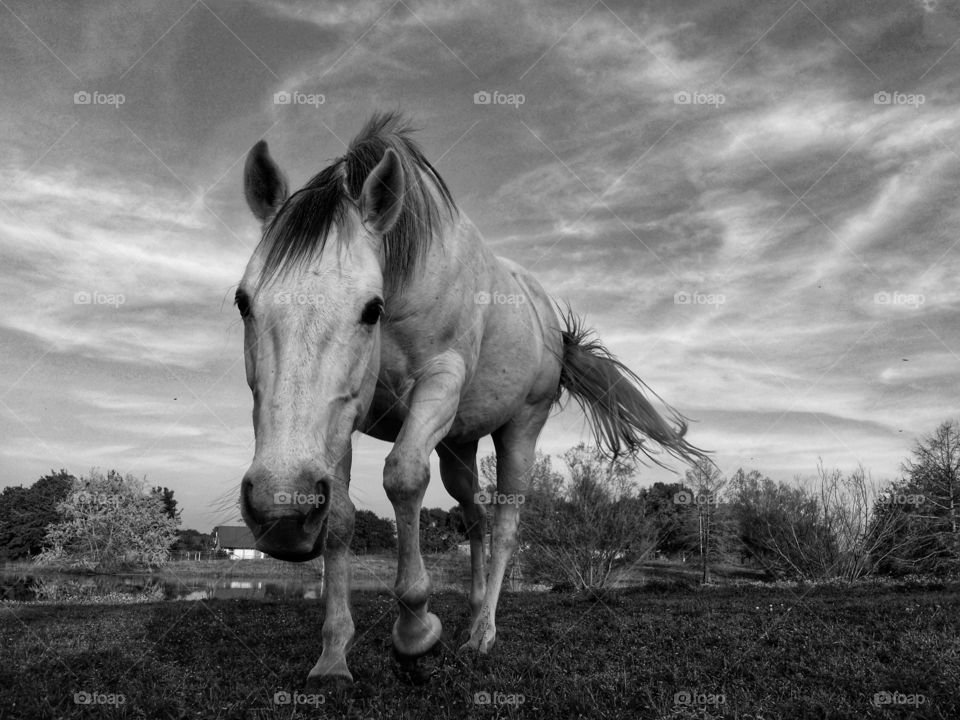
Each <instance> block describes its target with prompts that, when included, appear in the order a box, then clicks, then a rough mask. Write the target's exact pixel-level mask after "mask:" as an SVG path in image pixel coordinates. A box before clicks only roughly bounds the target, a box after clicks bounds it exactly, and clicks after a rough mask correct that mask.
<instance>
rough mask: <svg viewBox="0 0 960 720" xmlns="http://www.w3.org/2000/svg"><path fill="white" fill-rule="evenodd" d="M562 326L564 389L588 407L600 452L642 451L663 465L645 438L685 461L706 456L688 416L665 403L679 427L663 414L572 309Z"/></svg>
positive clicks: (623, 453)
mask: <svg viewBox="0 0 960 720" xmlns="http://www.w3.org/2000/svg"><path fill="white" fill-rule="evenodd" d="M563 324H564V328H563V329H562V330H561V331H560V334H561V336H562V337H563V357H562V359H561V362H562V366H561V370H560V387H561V388H562V389H563V390H566V391H567V392H568V393H570V395H572V396H573V397H574V399H575V400H576V401H577V402H578V403H579V404H580V407H581V408H583V412H584V415H586V417H587V421H588V423H589V424H590V429H591V430H592V431H593V434H594V437H595V438H596V442H597V447H598V448H599V449H600V451H601V452H603V453H604V454H607V455H610V456H612V457H614V458H616V457H619V456H628V457H636V456H637V454H638V453H641V452H642V453H643V454H644V455H646V456H647V457H648V458H650V459H651V460H652V461H653V462H655V463H657V464H658V465H662V463H661V462H660V461H659V460H658V459H657V458H656V457H654V456H653V455H652V454H651V453H650V452H649V451H648V446H647V445H646V444H645V443H644V439H645V437H646V438H650V439H651V440H654V441H656V442H657V444H658V445H660V446H661V447H662V448H663V449H664V450H666V451H667V452H669V453H670V454H672V455H674V456H676V457H677V458H679V459H681V460H683V461H685V462H690V463H694V462H696V461H697V460H700V459H702V458H704V457H705V451H703V450H700V449H699V448H696V447H694V446H693V445H691V444H690V443H688V442H687V441H686V440H685V439H684V435H685V434H686V432H687V422H686V419H685V418H684V417H683V416H682V415H680V414H679V413H678V412H677V411H676V410H674V409H673V408H671V407H670V406H669V405H667V404H666V403H665V402H664V405H665V406H666V408H667V410H668V411H669V413H670V414H671V415H672V418H671V420H672V422H673V424H674V425H676V427H674V426H673V425H672V424H671V421H668V420H665V419H664V418H663V417H661V415H660V414H659V413H657V411H656V410H655V409H654V407H653V405H651V404H650V401H649V400H647V398H646V397H645V395H644V391H646V392H647V393H650V394H651V395H653V396H654V397H656V398H657V399H659V400H660V401H661V402H663V399H662V398H660V396H659V395H657V394H656V393H655V392H653V390H651V389H650V388H649V387H648V386H647V384H646V383H644V382H643V380H641V379H640V378H639V377H637V375H636V374H635V373H634V372H633V371H632V370H631V369H630V368H628V367H627V366H626V365H624V364H623V363H622V362H620V361H619V360H617V359H616V358H615V357H614V356H613V355H611V354H610V351H609V350H607V348H606V347H604V346H603V344H602V343H601V342H600V341H599V340H598V339H597V338H596V337H594V336H593V335H594V333H593V331H592V330H590V329H589V328H586V327H584V324H583V320H582V319H581V318H578V317H577V316H576V315H574V314H573V312H572V311H571V310H570V309H569V308H568V309H567V311H566V313H563Z"/></svg>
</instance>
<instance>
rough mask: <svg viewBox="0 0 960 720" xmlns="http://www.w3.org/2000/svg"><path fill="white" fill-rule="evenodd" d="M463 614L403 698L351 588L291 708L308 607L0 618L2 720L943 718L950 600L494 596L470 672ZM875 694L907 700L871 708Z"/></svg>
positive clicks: (201, 607) (313, 630) (304, 657)
mask: <svg viewBox="0 0 960 720" xmlns="http://www.w3.org/2000/svg"><path fill="white" fill-rule="evenodd" d="M465 605H466V603H465V599H464V597H463V596H462V595H460V594H458V593H453V592H443V593H439V594H437V595H436V596H435V597H434V599H433V600H432V609H433V610H435V611H436V612H437V613H438V615H439V616H440V617H441V619H442V620H443V621H444V637H443V643H442V645H441V646H440V647H439V652H438V653H437V654H436V655H435V656H433V657H432V658H430V662H429V664H430V667H431V668H432V669H433V672H434V675H433V678H432V680H431V681H430V682H429V683H428V684H427V685H425V686H422V687H411V686H409V685H405V684H402V683H401V682H400V681H399V680H398V679H397V677H396V675H395V672H394V662H393V660H392V657H391V654H390V644H389V637H390V628H391V624H392V623H393V620H394V617H395V609H394V601H393V600H392V599H391V598H390V597H389V596H388V595H385V594H375V593H357V594H356V595H355V599H354V618H355V621H356V625H357V639H356V643H355V645H354V648H353V650H352V652H351V653H350V655H349V660H350V663H351V668H352V669H353V672H354V675H355V677H356V680H357V681H356V682H355V683H354V684H353V685H351V686H348V687H337V688H332V689H329V690H328V691H327V692H326V693H325V694H323V695H322V696H320V697H315V698H313V700H315V701H316V704H315V705H301V706H299V707H298V706H294V705H277V704H275V703H274V698H275V693H278V692H291V693H294V692H297V691H300V692H302V691H303V682H304V679H305V676H306V673H307V671H308V670H309V669H310V667H311V666H312V665H313V663H314V661H315V660H316V658H317V656H318V654H319V652H320V626H321V621H322V608H321V605H320V604H319V603H317V602H316V601H296V602H292V601H278V602H259V601H244V600H226V601H211V602H191V603H170V602H168V603H154V604H144V605H127V606H92V605H89V606H65V605H60V606H56V605H54V606H51V605H46V606H43V605H21V606H6V607H0V688H2V692H0V718H53V717H57V718H60V717H70V718H72V717H98V718H272V717H278V718H279V717H283V718H299V717H304V718H306V717H316V718H325V717H331V718H378V719H379V718H390V719H393V718H430V719H431V720H439V719H441V718H458V719H459V718H493V717H529V718H541V717H542V718H577V717H583V718H743V719H745V720H746V719H750V720H756V719H757V718H763V719H764V720H773V719H774V718H783V719H785V720H787V719H789V720H793V719H794V718H906V717H921V718H942V719H944V720H947V719H949V720H955V719H956V718H960V687H958V685H960V593H958V592H957V588H941V589H929V588H928V589H916V590H911V591H909V592H903V591H897V590H895V589H893V588H865V587H858V588H854V589H841V588H833V589H820V590H815V591H811V592H809V594H806V595H801V594H800V593H799V592H798V591H795V590H790V589H772V588H761V589H755V588H736V587H728V588H718V589H704V590H687V591H685V592H680V591H677V590H670V589H669V588H666V587H664V589H663V590H662V591H661V592H655V591H654V592H651V591H650V589H647V590H644V591H640V590H634V591H623V592H619V593H615V594H611V595H607V596H605V597H604V598H603V599H600V600H598V599H577V598H572V597H570V596H564V595H559V594H552V593H547V594H534V593H522V594H509V595H508V594H505V595H504V597H503V598H502V601H501V606H500V612H499V623H498V630H499V633H498V642H497V646H496V648H495V649H494V652H493V653H492V654H491V656H489V657H482V658H480V657H476V656H471V657H466V658H461V657H458V656H457V655H456V654H455V652H454V649H455V648H456V647H457V645H459V643H460V642H461V640H462V633H463V632H464V631H465V629H466V620H467V618H466V615H465ZM82 692H89V693H100V694H102V695H103V696H104V697H103V698H101V699H103V700H108V701H109V700H110V699H111V698H110V697H109V696H111V695H112V696H120V695H122V696H123V699H124V703H123V704H120V705H110V704H106V705H104V704H100V705H78V704H76V703H75V700H74V696H75V693H82ZM684 692H690V693H694V694H698V695H699V696H700V697H699V700H705V701H707V702H705V703H702V704H698V705H697V704H684V703H683V702H682V701H683V698H681V702H680V703H679V704H678V703H677V702H676V694H677V693H684ZM882 692H890V693H895V692H896V693H902V694H903V696H904V698H902V699H907V700H911V699H914V700H915V699H916V698H915V696H917V695H922V696H923V697H924V702H923V704H921V705H919V706H918V705H887V706H884V707H881V708H878V707H873V706H872V705H871V700H872V699H873V698H874V695H875V694H876V693H882ZM484 693H488V694H489V697H490V699H491V701H492V702H491V703H490V704H477V703H476V702H475V698H479V699H480V700H485V699H486V698H487V697H488V695H484ZM498 693H499V694H498ZM478 694H479V695H478ZM521 696H522V698H521ZM721 696H722V697H721ZM114 699H117V698H114ZM301 699H309V698H306V697H304V698H301ZM521 699H522V704H509V703H510V702H513V703H517V702H518V701H520V700H521ZM721 700H722V702H721ZM498 701H499V702H500V704H497V702H498Z"/></svg>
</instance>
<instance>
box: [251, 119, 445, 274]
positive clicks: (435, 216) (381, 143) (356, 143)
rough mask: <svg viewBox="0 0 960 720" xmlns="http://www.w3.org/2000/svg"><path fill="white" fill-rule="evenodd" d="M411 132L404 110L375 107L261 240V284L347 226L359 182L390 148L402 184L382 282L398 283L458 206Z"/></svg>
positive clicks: (317, 249) (289, 201)
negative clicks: (398, 164)
mask: <svg viewBox="0 0 960 720" xmlns="http://www.w3.org/2000/svg"><path fill="white" fill-rule="evenodd" d="M410 132H412V129H411V128H410V126H409V124H408V123H407V122H406V121H405V120H404V119H403V117H402V116H401V115H399V114H397V113H377V114H374V115H373V116H372V117H371V118H370V119H369V120H368V121H367V123H366V125H365V126H364V128H363V130H361V131H360V133H359V134H358V135H357V136H356V137H355V138H354V139H353V140H352V141H351V143H350V146H349V148H348V150H347V154H346V155H344V156H343V157H341V158H339V159H337V160H336V161H335V162H334V163H333V164H332V165H330V166H329V167H327V168H324V169H323V170H322V171H320V172H319V173H318V174H317V175H315V176H314V177H313V178H311V179H310V180H309V181H308V182H307V184H306V185H304V186H303V188H301V189H300V190H298V191H297V192H296V193H294V194H293V195H291V196H290V197H289V198H288V199H287V201H286V202H285V203H284V204H283V206H281V208H280V210H279V211H278V212H277V214H276V215H275V216H274V218H273V220H272V221H271V222H270V223H269V224H268V226H267V227H266V229H265V231H264V234H263V238H262V240H261V248H263V250H264V251H265V259H264V263H263V268H262V272H261V276H260V283H261V284H263V283H264V282H266V281H267V280H269V279H271V278H273V277H276V276H277V275H279V274H282V273H284V272H285V271H287V270H289V269H291V268H293V267H297V266H300V265H302V264H303V263H304V262H306V261H308V260H310V259H311V258H313V257H315V256H316V255H317V254H319V253H322V252H323V249H324V247H325V246H326V242H327V239H328V237H329V235H330V231H331V230H332V229H333V228H334V227H336V228H338V229H339V230H341V231H343V230H347V229H349V228H346V227H344V225H345V223H347V222H349V220H348V218H349V217H351V213H350V212H349V210H350V208H351V207H354V206H356V203H357V202H358V199H359V196H360V192H361V190H362V188H363V183H364V181H365V180H366V178H367V176H368V175H369V174H370V172H371V171H372V170H373V169H374V168H375V167H376V166H377V164H378V163H379V162H380V160H381V159H382V158H383V155H384V153H385V152H386V151H387V149H393V150H394V151H395V152H396V153H397V155H398V156H399V158H400V162H401V164H402V166H403V169H404V183H405V187H404V194H403V206H402V208H401V210H400V215H399V217H398V218H397V222H396V224H395V225H394V227H393V228H392V229H391V230H389V231H388V232H387V233H385V234H384V236H383V243H384V247H383V253H384V281H385V283H386V284H387V285H388V286H394V287H395V286H397V285H399V284H402V283H403V282H404V281H405V280H406V279H407V278H408V277H409V275H410V273H411V272H412V271H413V269H414V268H415V266H416V265H417V264H418V263H419V261H420V260H421V259H422V258H423V257H424V256H425V255H426V252H427V250H428V249H429V246H430V243H431V242H432V241H433V239H434V237H435V236H436V235H437V234H439V232H440V229H441V226H442V223H443V215H444V213H447V214H449V215H450V216H451V217H453V216H454V215H455V213H456V212H457V208H456V203H455V202H454V200H453V196H452V195H451V194H450V190H449V189H448V188H447V185H446V183H444V181H443V179H442V178H441V177H440V175H439V173H437V171H436V170H435V169H434V167H433V166H432V165H431V164H430V162H429V161H428V160H427V159H426V158H425V157H424V155H423V153H422V151H421V150H420V148H419V146H418V145H417V144H416V142H414V141H413V139H412V138H410V137H409V133H410ZM431 189H432V190H433V191H434V192H435V193H436V196H438V197H439V202H438V201H437V199H436V197H435V195H434V192H431ZM343 236H344V233H343V232H340V233H339V234H338V238H342V237H343Z"/></svg>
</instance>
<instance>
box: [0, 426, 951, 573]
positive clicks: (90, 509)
mask: <svg viewBox="0 0 960 720" xmlns="http://www.w3.org/2000/svg"><path fill="white" fill-rule="evenodd" d="M561 459H562V461H563V463H564V464H565V466H566V470H567V472H566V474H563V473H560V472H559V471H557V470H555V469H554V467H553V464H552V460H553V459H552V458H551V457H550V456H547V455H543V454H539V453H538V455H537V457H536V461H535V463H534V465H533V467H532V468H531V469H530V471H529V477H528V490H527V492H526V493H525V495H524V497H522V498H503V497H500V496H498V494H497V490H496V460H495V458H494V456H493V455H489V456H487V457H484V458H481V462H480V468H479V469H480V476H481V493H480V501H481V502H482V503H484V504H485V505H487V509H488V513H487V514H488V516H489V515H490V514H491V513H490V511H491V510H492V509H493V506H494V505H496V503H497V502H521V503H523V508H522V513H521V514H522V522H521V526H520V528H521V529H520V550H519V552H518V554H517V558H516V560H515V562H516V563H517V564H518V567H520V568H522V572H523V575H524V577H525V578H526V579H528V580H532V581H539V582H546V583H549V584H553V585H556V584H560V585H567V586H572V587H577V588H602V587H605V586H607V585H609V584H610V583H611V582H612V581H613V580H614V578H615V576H616V575H617V573H618V572H620V571H622V570H623V568H624V567H629V566H631V565H636V564H637V563H639V562H642V561H644V560H647V559H649V558H651V557H655V556H665V557H669V558H675V559H678V560H683V561H688V560H692V561H694V562H697V563H698V567H699V569H700V574H701V579H702V581H704V582H710V580H711V569H712V568H713V567H715V565H716V564H717V563H720V562H725V563H729V562H737V563H745V564H749V565H752V566H754V567H756V568H758V569H761V570H763V571H764V572H765V573H766V574H767V576H768V577H770V578H794V579H822V578H831V577H838V578H844V579H847V580H856V579H859V578H862V577H865V576H868V575H892V576H896V575H903V574H907V573H924V574H932V575H940V576H943V575H949V574H954V573H958V572H960V424H958V423H957V422H956V421H953V420H950V421H946V422H944V423H942V424H941V425H940V426H939V427H938V428H937V429H936V430H935V431H934V432H933V433H930V434H929V435H926V436H924V437H923V438H921V439H919V440H918V441H917V442H916V443H915V445H914V447H913V449H912V452H911V456H910V457H909V458H908V459H907V460H905V461H904V463H903V465H902V467H901V471H902V472H901V477H900V478H899V479H897V480H895V481H893V482H889V483H885V484H878V483H875V482H874V481H873V480H872V478H871V477H870V474H869V472H868V471H867V470H865V469H864V468H863V467H858V468H856V469H855V470H854V471H852V472H849V473H843V472H841V471H839V470H836V469H828V468H826V467H825V466H824V465H823V464H822V463H820V464H819V465H818V466H817V472H816V475H815V476H814V477H812V478H809V479H806V480H804V479H802V478H795V479H794V482H793V483H786V482H783V481H780V482H774V481H773V480H771V479H770V478H769V477H767V476H766V475H764V474H763V473H761V472H760V471H759V470H744V469H743V468H740V469H738V470H736V471H735V472H734V473H733V474H732V475H731V476H729V477H727V476H725V475H724V474H723V473H722V472H721V471H720V469H719V468H718V467H716V465H714V464H713V463H712V462H710V461H709V460H704V461H701V462H699V463H697V464H696V465H694V466H691V467H690V468H689V469H688V470H687V471H686V473H685V476H684V478H683V480H682V481H677V482H673V483H664V482H657V483H654V484H653V485H651V486H649V487H644V488H641V487H639V485H638V482H637V481H638V479H639V478H640V468H639V466H638V465H637V464H636V463H634V462H630V461H627V460H623V459H621V460H610V459H609V458H605V457H603V456H601V455H600V454H598V453H597V451H596V450H595V449H594V448H592V447H588V446H587V445H584V444H581V445H578V446H577V447H575V448H572V449H571V450H569V451H567V452H566V453H564V454H563V455H562V458H561ZM180 515H181V511H180V509H179V508H178V504H177V501H176V499H175V498H174V493H173V491H172V490H170V489H168V488H165V487H150V486H148V485H147V484H146V482H145V481H144V480H138V479H137V478H134V477H133V476H130V475H126V476H122V475H120V474H119V473H117V472H116V471H113V470H111V471H109V472H107V473H106V474H103V473H101V472H99V471H97V470H92V471H91V472H90V473H89V474H88V475H86V476H83V477H79V478H78V477H75V476H73V475H71V474H69V473H68V472H67V471H66V470H60V471H58V472H51V473H49V474H48V475H44V476H43V477H41V478H40V479H38V480H37V481H36V482H35V483H34V484H33V485H32V486H30V487H22V486H17V487H7V488H4V489H3V491H2V492H0V560H18V559H27V558H36V559H38V560H40V561H41V562H51V563H63V564H67V565H72V566H75V567H81V568H88V569H96V570H99V571H109V570H111V569H115V568H118V567H121V566H127V565H139V566H148V567H157V566H159V565H162V564H164V563H165V562H166V561H167V560H168V559H169V557H170V555H171V552H173V553H177V552H180V551H208V550H210V549H212V545H213V539H212V537H211V536H210V535H209V534H205V533H200V532H198V531H196V530H183V529H180V528H179V527H178V526H179V525H180ZM420 530H421V533H420V534H421V548H422V550H423V551H424V552H445V551H448V550H450V549H451V548H453V547H454V546H456V545H457V544H459V543H461V542H464V541H465V540H466V535H467V528H466V526H465V524H464V518H463V514H462V512H461V510H460V508H459V507H453V508H451V509H450V510H443V509H440V508H424V509H423V510H421V515H420ZM351 546H352V549H353V551H354V552H355V553H360V554H363V553H376V552H383V551H389V550H393V549H395V548H396V529H395V526H394V523H393V521H392V520H389V519H385V518H381V517H378V516H377V515H376V514H375V513H373V512H371V511H369V510H361V511H358V512H357V515H356V524H355V531H354V537H353V540H352V543H351Z"/></svg>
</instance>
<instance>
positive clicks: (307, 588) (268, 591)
mask: <svg viewBox="0 0 960 720" xmlns="http://www.w3.org/2000/svg"><path fill="white" fill-rule="evenodd" d="M322 592H323V580H322V579H317V580H302V579H290V578H234V577H229V578H227V577H225V578H202V577H197V578H194V577H187V578H172V577H169V576H150V575H70V574H58V573H42V574H39V573H38V574H36V575H31V574H17V575H0V601H5V600H14V601H35V600H51V601H60V602H80V601H84V600H88V601H93V600H96V599H98V598H103V599H116V600H118V601H122V600H124V599H126V598H129V599H133V598H136V597H148V598H149V599H154V600H158V601H160V600H209V599H213V598H215V599H232V598H254V599H256V598H260V599H263V600H283V599H300V598H304V599H317V598H319V597H320V596H321V594H322Z"/></svg>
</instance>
